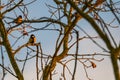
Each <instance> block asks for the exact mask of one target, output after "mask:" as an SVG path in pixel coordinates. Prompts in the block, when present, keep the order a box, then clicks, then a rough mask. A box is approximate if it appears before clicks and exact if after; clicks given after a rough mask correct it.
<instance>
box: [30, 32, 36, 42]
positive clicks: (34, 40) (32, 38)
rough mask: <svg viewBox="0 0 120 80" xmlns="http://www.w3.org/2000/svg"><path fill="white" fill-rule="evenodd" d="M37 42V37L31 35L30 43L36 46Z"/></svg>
mask: <svg viewBox="0 0 120 80" xmlns="http://www.w3.org/2000/svg"><path fill="white" fill-rule="evenodd" d="M35 42H36V37H35V35H34V34H31V35H30V38H29V41H28V43H31V44H34V43H35Z"/></svg>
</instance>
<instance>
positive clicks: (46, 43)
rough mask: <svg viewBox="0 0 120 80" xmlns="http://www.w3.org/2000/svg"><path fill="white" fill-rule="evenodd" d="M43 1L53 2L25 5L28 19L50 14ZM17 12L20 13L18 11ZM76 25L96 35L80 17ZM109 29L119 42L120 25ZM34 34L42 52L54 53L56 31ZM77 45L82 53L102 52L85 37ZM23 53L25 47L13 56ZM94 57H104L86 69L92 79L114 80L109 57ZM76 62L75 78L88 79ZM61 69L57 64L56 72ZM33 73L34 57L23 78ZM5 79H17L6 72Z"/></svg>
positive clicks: (31, 77) (38, 25)
mask: <svg viewBox="0 0 120 80" xmlns="http://www.w3.org/2000/svg"><path fill="white" fill-rule="evenodd" d="M26 1H29V0H26ZM45 3H48V4H54V3H53V2H52V1H51V0H38V1H36V2H35V3H33V4H32V5H29V6H28V7H27V8H28V11H29V15H28V18H29V19H37V18H39V17H46V16H48V17H49V16H50V14H48V8H47V7H46V5H45ZM17 13H18V14H20V13H19V11H18V12H17ZM7 15H8V16H10V17H11V16H12V17H15V16H14V15H13V12H10V13H8V14H7ZM101 15H103V17H104V18H105V21H106V22H109V20H110V19H111V18H112V16H111V15H106V14H105V15H104V13H101ZM114 24H117V23H114ZM78 25H80V27H82V28H83V29H84V30H85V31H86V32H88V33H89V35H92V36H96V35H97V34H96V32H95V31H94V30H93V29H92V28H91V26H90V25H89V24H88V23H87V22H86V21H85V20H83V19H82V20H81V21H80V22H79V23H78ZM117 25H118V24H117ZM31 26H33V27H43V26H45V24H44V23H43V24H41V23H40V24H36V23H35V24H31ZM51 27H53V26H51ZM110 30H111V31H112V33H113V35H114V38H115V40H116V41H117V42H119V41H120V35H119V32H120V27H119V28H118V29H116V28H115V29H114V28H111V29H110ZM79 33H80V37H82V36H84V35H85V34H84V33H83V32H82V31H81V30H80V31H79ZM13 34H15V35H16V36H17V34H18V36H20V35H19V32H14V33H13ZM30 34H31V33H30ZM34 34H35V35H36V38H37V42H41V45H42V47H43V52H44V53H45V54H50V55H52V54H53V53H54V47H55V41H56V38H57V36H58V33H57V32H54V31H53V32H52V31H41V30H40V31H37V32H34ZM9 39H10V42H11V44H12V43H14V38H12V37H11V36H10V37H9ZM28 39H29V36H25V37H24V38H21V39H20V40H19V43H18V44H17V45H15V47H18V45H22V44H24V43H26V42H27V41H28ZM97 41H99V43H100V44H102V46H104V47H105V45H104V44H103V43H102V41H101V40H100V39H98V40H97ZM79 46H80V49H79V53H80V54H84V53H87V54H88V53H91V54H92V53H94V52H100V53H103V51H102V50H101V49H100V48H98V46H96V45H95V44H94V43H93V42H92V41H91V40H89V39H85V40H82V41H80V43H79ZM74 52H75V49H74V48H72V49H71V50H70V52H69V53H74ZM33 54H35V53H33ZM4 55H5V56H6V57H5V62H7V63H6V66H10V63H9V60H8V58H7V54H4ZM25 55H26V48H24V49H22V50H21V52H19V53H18V54H16V56H15V57H17V58H22V59H24V58H25ZM0 56H1V55H0ZM96 58H97V59H102V58H104V60H103V61H102V62H96V61H94V62H95V63H96V65H97V67H96V68H94V69H93V68H88V69H87V71H88V75H89V77H90V78H91V79H93V80H115V79H114V74H113V70H112V65H111V61H110V58H109V57H108V56H107V57H105V56H96ZM118 63H119V62H118ZM78 64H79V66H78V67H77V71H78V72H77V74H76V80H88V79H87V78H86V75H85V71H84V68H83V65H82V64H80V63H78ZM18 65H19V66H21V63H18ZM68 65H69V67H73V65H74V63H73V62H70V63H69V64H68ZM119 66H120V64H119ZM61 70H62V68H61V65H60V64H58V66H57V67H56V72H61ZM0 72H1V70H0ZM66 73H68V72H67V71H66ZM35 75H36V70H35V59H32V60H30V61H28V62H27V65H26V68H25V72H24V77H25V80H35V77H33V76H35ZM56 76H57V77H56ZM60 76H61V74H58V75H54V79H53V80H59V77H60ZM69 76H70V75H69V74H66V77H67V80H70V79H69V78H70V77H69ZM5 80H17V79H16V78H14V77H13V76H12V75H9V74H7V76H6V78H5Z"/></svg>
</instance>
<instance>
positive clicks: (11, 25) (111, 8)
mask: <svg viewBox="0 0 120 80" xmlns="http://www.w3.org/2000/svg"><path fill="white" fill-rule="evenodd" d="M38 1H39V0H38ZM35 2H37V0H33V1H28V2H25V0H19V1H15V0H7V1H5V2H2V0H0V46H1V50H0V51H1V52H0V53H1V63H0V67H1V69H2V80H4V79H5V77H6V74H11V75H12V76H14V77H16V78H17V79H18V80H24V75H23V73H24V71H25V69H26V67H25V66H26V65H27V64H26V63H27V62H29V61H30V60H35V61H34V62H35V64H36V65H35V68H36V78H35V79H36V80H52V79H53V76H54V75H56V74H61V76H60V77H59V79H60V80H62V79H63V80H66V79H67V77H66V72H65V71H66V70H67V71H68V72H69V76H70V79H71V80H75V76H76V73H77V72H79V71H78V70H77V67H78V66H79V65H78V64H82V65H83V67H84V71H85V74H86V77H87V79H88V80H91V78H90V77H89V74H88V73H87V69H86V68H91V67H92V68H96V66H97V65H96V63H95V62H94V61H97V62H101V61H102V60H103V58H101V59H96V58H95V56H96V55H102V56H110V57H111V62H112V65H113V70H114V74H115V79H116V80H120V73H119V66H118V57H119V56H120V45H119V42H118V41H116V39H115V38H114V36H113V35H112V32H111V31H110V28H114V29H119V28H120V27H119V24H120V19H119V17H118V16H119V6H118V4H119V3H120V2H119V1H117V2H113V1H112V0H110V1H106V0H95V1H94V0H54V1H53V2H54V5H49V4H46V6H47V7H48V9H49V12H48V13H50V17H37V18H33V19H30V18H29V7H28V6H29V5H32V4H34V3H35ZM101 13H105V14H107V13H111V15H112V16H113V19H112V20H110V21H111V22H110V23H108V22H106V21H105V20H104V18H103V17H102V15H100V14H101ZM8 14H14V17H15V16H16V18H12V17H11V15H8ZM21 16H22V17H21ZM19 18H20V20H19ZM81 19H85V20H86V21H87V22H88V23H90V25H91V27H92V28H93V29H94V30H95V31H96V33H97V35H96V36H91V35H90V34H88V33H87V32H86V31H85V30H84V28H82V27H81V26H80V25H79V24H78V23H79V21H81ZM116 22H117V23H118V26H116V25H113V23H116ZM32 24H46V25H45V26H42V27H35V26H33V25H32ZM40 31H52V32H55V33H56V34H57V37H56V39H55V42H54V44H55V45H54V49H53V50H54V52H53V53H51V54H52V55H49V54H46V53H44V50H43V47H42V44H41V42H38V43H37V42H33V43H31V42H29V41H27V42H24V43H23V44H19V42H20V40H21V39H22V38H24V40H26V39H25V38H26V36H28V35H29V34H31V33H34V32H37V33H39V32H40ZM80 32H83V33H84V34H85V36H83V37H81V36H80V35H79V34H80ZM15 33H18V34H17V37H16V35H15ZM18 36H19V37H18ZM9 37H12V38H13V39H14V40H13V41H12V40H11V39H10V38H9ZM85 39H90V40H92V41H93V43H94V44H96V45H97V46H98V47H99V48H100V49H101V50H102V51H103V52H106V53H109V54H101V53H99V52H93V54H80V53H79V48H80V47H79V45H80V44H79V42H80V41H82V40H85ZM97 39H101V40H102V41H103V42H104V44H105V47H103V46H102V44H99V42H97V41H96V40H97ZM119 41H120V40H119ZM3 46H4V47H3ZM15 46H17V47H15ZM23 49H24V50H25V53H26V55H25V57H24V59H18V58H15V56H17V55H16V54H17V53H19V52H20V53H23V51H22V50H23ZM71 49H74V53H70V51H71ZM4 50H5V51H4ZM5 52H6V53H7V55H8V57H9V61H10V64H11V66H12V68H11V67H9V66H8V67H6V66H5V64H6V63H5V58H4V57H5V54H4V53H5ZM32 53H35V54H32ZM19 62H21V63H22V67H21V66H18V65H19ZM70 62H73V63H74V65H73V66H71V67H72V70H70V67H69V66H68V63H70ZM87 63H89V64H87ZM58 64H59V65H60V67H61V70H62V72H59V73H57V72H56V69H55V68H56V67H57V66H58Z"/></svg>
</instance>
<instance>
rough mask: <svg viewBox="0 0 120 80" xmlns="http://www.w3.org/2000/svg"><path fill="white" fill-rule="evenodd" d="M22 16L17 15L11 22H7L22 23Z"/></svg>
mask: <svg viewBox="0 0 120 80" xmlns="http://www.w3.org/2000/svg"><path fill="white" fill-rule="evenodd" d="M22 21H23V20H22V16H21V15H19V16H18V17H17V18H16V19H14V20H13V21H12V22H9V23H16V24H20V23H22Z"/></svg>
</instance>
